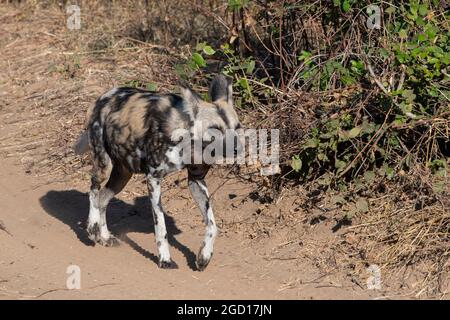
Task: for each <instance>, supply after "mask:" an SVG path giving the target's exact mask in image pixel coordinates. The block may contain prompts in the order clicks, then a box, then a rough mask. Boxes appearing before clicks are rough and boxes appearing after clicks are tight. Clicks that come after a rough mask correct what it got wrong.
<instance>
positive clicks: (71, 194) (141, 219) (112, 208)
mask: <svg viewBox="0 0 450 320" xmlns="http://www.w3.org/2000/svg"><path fill="white" fill-rule="evenodd" d="M39 201H40V203H41V206H42V208H44V210H45V211H46V212H47V213H48V214H50V215H51V216H53V217H55V218H57V219H59V220H60V221H62V222H63V223H65V224H67V225H68V226H69V227H70V228H71V229H72V230H73V231H74V232H75V234H76V235H77V237H78V239H79V240H80V241H81V242H82V243H84V244H85V245H88V246H93V245H94V243H93V242H92V241H91V240H90V239H89V238H88V236H87V233H86V221H87V218H88V214H89V196H88V194H86V193H81V192H79V191H77V190H65V191H49V192H47V194H45V195H44V196H42V197H41V198H40V199H39ZM106 219H107V221H108V228H109V230H110V231H111V232H112V233H113V234H114V235H116V236H117V237H118V238H119V239H121V240H122V241H123V242H125V243H126V244H128V245H129V246H130V247H131V248H133V249H134V250H136V251H137V252H138V253H140V254H141V255H143V256H144V257H146V258H147V259H150V260H151V261H153V262H154V263H156V264H157V263H158V257H157V256H156V255H155V254H153V253H151V252H148V251H147V250H145V249H144V248H142V247H141V246H140V245H139V244H137V243H136V242H135V241H133V240H132V239H130V238H129V237H128V236H127V233H128V232H141V233H154V232H155V231H154V226H153V217H152V215H151V211H150V202H149V200H148V197H145V196H143V197H138V198H136V199H135V204H134V205H130V204H128V203H125V202H123V201H121V200H119V199H116V198H114V199H113V200H111V202H110V203H109V205H108V211H107V214H106ZM165 219H166V227H167V233H168V240H169V243H170V245H171V246H173V247H174V248H176V249H177V250H179V251H180V252H181V253H182V254H183V255H184V256H185V258H186V261H187V264H188V266H189V267H190V268H191V269H192V270H197V268H196V264H195V259H196V256H195V254H194V252H193V251H192V250H190V249H189V248H188V247H186V246H185V245H183V244H182V243H180V242H179V241H178V240H177V239H176V238H175V237H174V235H176V234H180V233H181V231H180V229H178V228H177V226H176V225H175V221H174V219H173V218H172V217H170V216H167V215H166V216H165ZM149 241H151V240H150V239H149Z"/></svg>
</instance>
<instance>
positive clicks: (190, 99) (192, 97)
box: [181, 86, 198, 106]
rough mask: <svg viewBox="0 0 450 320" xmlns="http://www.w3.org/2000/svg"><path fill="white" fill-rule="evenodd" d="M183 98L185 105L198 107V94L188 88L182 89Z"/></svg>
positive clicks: (183, 87)
mask: <svg viewBox="0 0 450 320" xmlns="http://www.w3.org/2000/svg"><path fill="white" fill-rule="evenodd" d="M181 96H182V97H183V100H184V101H185V103H187V104H189V105H191V106H193V105H196V104H197V102H198V100H197V96H196V94H195V93H194V92H193V91H192V90H191V89H189V88H188V87H185V86H182V87H181Z"/></svg>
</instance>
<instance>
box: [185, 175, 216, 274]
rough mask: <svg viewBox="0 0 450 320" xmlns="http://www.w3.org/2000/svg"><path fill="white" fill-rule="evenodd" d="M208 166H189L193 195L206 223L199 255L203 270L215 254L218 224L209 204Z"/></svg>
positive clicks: (198, 259)
mask: <svg viewBox="0 0 450 320" xmlns="http://www.w3.org/2000/svg"><path fill="white" fill-rule="evenodd" d="M208 169H209V168H208V167H192V168H189V169H188V170H189V174H188V185H189V190H190V191H191V194H192V197H193V198H194V200H195V202H196V203H197V205H198V207H199V209H200V211H201V212H202V215H203V221H204V222H205V225H206V232H205V238H204V240H203V243H202V245H201V247H200V251H199V253H198V255H197V268H198V269H199V270H203V269H205V268H206V266H207V265H208V263H209V261H210V260H211V258H212V255H213V247H214V240H215V238H216V235H217V226H216V222H215V221H214V214H213V211H212V208H211V206H210V204H209V195H208V189H207V187H206V184H205V180H204V177H205V175H206V173H207V172H208Z"/></svg>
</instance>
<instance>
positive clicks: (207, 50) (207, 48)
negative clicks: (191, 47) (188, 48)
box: [203, 45, 216, 56]
mask: <svg viewBox="0 0 450 320" xmlns="http://www.w3.org/2000/svg"><path fill="white" fill-rule="evenodd" d="M203 52H204V53H205V54H206V55H208V56H212V55H213V54H215V53H216V51H215V50H214V49H213V48H211V46H208V45H206V46H204V47H203Z"/></svg>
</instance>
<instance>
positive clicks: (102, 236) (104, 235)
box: [87, 223, 120, 247]
mask: <svg viewBox="0 0 450 320" xmlns="http://www.w3.org/2000/svg"><path fill="white" fill-rule="evenodd" d="M100 229H101V228H100V226H99V225H98V223H95V224H93V225H89V226H88V227H87V233H88V237H89V239H90V240H92V241H93V242H94V243H98V244H100V245H102V246H104V247H117V246H119V245H120V241H119V239H117V238H116V237H115V236H113V235H112V234H111V233H109V231H108V232H105V231H104V230H103V232H102V231H100Z"/></svg>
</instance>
